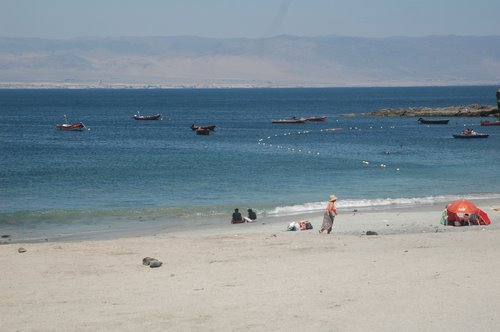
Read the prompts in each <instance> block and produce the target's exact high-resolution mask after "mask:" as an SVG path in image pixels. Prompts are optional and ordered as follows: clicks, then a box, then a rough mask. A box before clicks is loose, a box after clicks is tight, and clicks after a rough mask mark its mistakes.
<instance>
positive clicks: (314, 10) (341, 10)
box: [0, 0, 500, 39]
mask: <svg viewBox="0 0 500 332" xmlns="http://www.w3.org/2000/svg"><path fill="white" fill-rule="evenodd" d="M279 34H292V35H299V36H320V35H341V36H361V37H387V36H427V35H450V34H453V35H500V0H414V1H410V0H0V36H3V37H41V38H63V39H66V38H72V37H81V36H99V37H117V36H178V35H194V36H201V37H217V38H219V37H247V38H260V37H268V36H273V35H279Z"/></svg>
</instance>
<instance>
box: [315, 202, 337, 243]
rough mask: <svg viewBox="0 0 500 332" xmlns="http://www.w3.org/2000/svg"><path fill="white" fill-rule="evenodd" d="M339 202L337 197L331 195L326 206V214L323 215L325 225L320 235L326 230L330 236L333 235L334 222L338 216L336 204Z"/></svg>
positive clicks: (322, 226)
mask: <svg viewBox="0 0 500 332" xmlns="http://www.w3.org/2000/svg"><path fill="white" fill-rule="evenodd" d="M336 201H337V196H335V195H330V198H329V199H328V205H327V206H326V209H325V213H324V214H323V224H322V225H321V229H320V230H319V233H320V234H321V233H323V231H325V230H326V232H327V233H328V234H330V233H331V231H332V228H333V221H334V220H335V216H336V215H337V208H336V207H335V202H336Z"/></svg>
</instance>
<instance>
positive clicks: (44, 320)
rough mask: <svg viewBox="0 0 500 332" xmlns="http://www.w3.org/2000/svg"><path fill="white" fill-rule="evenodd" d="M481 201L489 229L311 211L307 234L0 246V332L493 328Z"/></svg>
mask: <svg viewBox="0 0 500 332" xmlns="http://www.w3.org/2000/svg"><path fill="white" fill-rule="evenodd" d="M481 207H483V208H484V210H485V211H486V212H487V213H488V214H489V215H490V217H491V219H492V222H493V224H492V225H490V226H474V227H456V228H455V227H444V226H441V225H439V224H438V219H439V209H437V208H428V209H427V210H426V211H424V212H416V211H382V212H362V213H356V214H354V213H343V214H341V215H339V216H338V218H337V220H336V221H335V229H334V234H331V235H326V234H322V235H319V234H318V231H317V230H318V228H319V226H320V221H321V215H319V214H315V215H314V216H311V217H312V218H310V220H312V222H313V225H314V227H315V229H314V230H310V231H297V232H286V231H284V230H285V229H286V223H285V222H284V220H283V223H270V224H267V223H266V224H263V223H262V221H259V222H257V223H254V224H241V225H226V226H224V227H221V228H220V229H217V230H216V231H214V230H205V231H203V230H199V231H196V232H192V233H188V232H177V233H169V234H159V235H156V236H150V237H135V238H124V239H117V240H103V241H81V242H67V243H66V242H65V243H62V242H59V243H36V244H8V245H2V246H0V264H1V266H2V272H1V277H0V294H1V296H0V326H1V330H2V331H498V328H499V326H500V310H498V308H499V307H500V227H499V224H500V212H498V211H494V210H493V208H494V207H498V206H495V204H494V203H492V204H491V205H490V206H486V207H485V206H484V205H483V206H481ZM367 230H373V231H376V232H378V233H379V235H377V236H367V235H363V233H364V232H366V231H367ZM19 247H24V248H25V249H26V250H27V251H26V252H25V253H18V248H19ZM146 256H150V257H154V258H157V259H159V260H161V261H163V266H161V267H159V268H154V269H153V268H149V267H147V266H144V265H142V259H143V258H144V257H146Z"/></svg>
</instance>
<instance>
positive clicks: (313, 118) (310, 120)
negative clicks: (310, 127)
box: [305, 116, 328, 122]
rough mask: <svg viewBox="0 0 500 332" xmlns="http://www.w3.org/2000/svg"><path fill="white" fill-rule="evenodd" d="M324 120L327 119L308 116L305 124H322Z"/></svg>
mask: <svg viewBox="0 0 500 332" xmlns="http://www.w3.org/2000/svg"><path fill="white" fill-rule="evenodd" d="M326 119H328V117H326V116H310V117H308V118H305V120H306V122H323V121H326Z"/></svg>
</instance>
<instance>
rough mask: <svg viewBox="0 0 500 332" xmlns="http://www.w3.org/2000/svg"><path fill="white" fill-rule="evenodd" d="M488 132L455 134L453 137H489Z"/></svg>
mask: <svg viewBox="0 0 500 332" xmlns="http://www.w3.org/2000/svg"><path fill="white" fill-rule="evenodd" d="M488 136H490V135H488V134H481V133H473V134H455V135H453V137H455V138H467V139H468V138H488Z"/></svg>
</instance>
